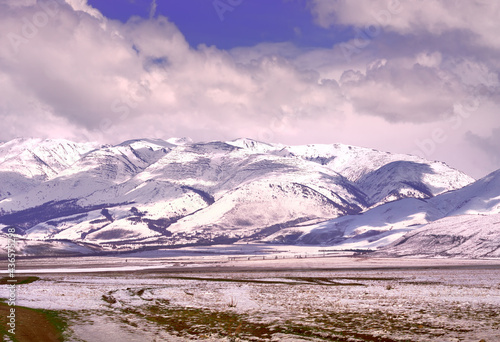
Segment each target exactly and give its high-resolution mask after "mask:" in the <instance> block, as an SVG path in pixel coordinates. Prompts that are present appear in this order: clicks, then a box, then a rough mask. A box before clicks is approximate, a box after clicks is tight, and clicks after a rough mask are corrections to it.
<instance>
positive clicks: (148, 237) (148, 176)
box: [0, 138, 496, 250]
mask: <svg viewBox="0 0 500 342" xmlns="http://www.w3.org/2000/svg"><path fill="white" fill-rule="evenodd" d="M15 143H16V142H15V141H14V142H11V144H15ZM22 143H23V144H25V145H26V146H28V145H30V144H31V145H30V146H38V145H44V146H51V144H53V145H54V146H55V147H54V150H56V151H59V150H60V149H61V146H63V147H64V150H65V151H69V152H71V151H73V152H71V153H72V154H71V155H68V156H65V159H63V160H67V161H68V162H67V163H66V164H64V163H59V164H57V163H56V161H58V159H57V158H55V157H53V158H48V157H46V156H49V157H50V156H51V154H50V153H46V154H44V157H46V158H48V160H49V162H51V163H53V164H55V165H56V166H57V167H58V169H57V172H56V174H51V175H50V177H49V176H46V177H45V178H44V177H41V178H38V179H37V182H38V183H33V184H30V186H26V187H24V185H23V184H24V183H22V182H20V183H16V177H15V176H13V175H12V174H9V172H12V168H10V169H7V167H6V166H5V165H4V161H5V160H7V158H4V159H1V158H2V155H4V156H5V155H7V152H5V150H3V151H4V152H2V146H4V145H5V144H2V145H0V178H1V177H4V178H8V177H10V178H9V179H11V180H12V181H11V185H10V186H11V187H12V186H14V187H15V186H16V184H21V185H20V186H19V188H18V189H17V190H18V191H17V193H14V194H12V193H11V194H10V195H8V194H7V193H8V192H9V191H5V190H3V189H2V188H3V187H4V183H2V186H0V194H2V193H5V195H4V198H1V197H0V229H2V228H3V229H5V228H6V227H7V226H10V225H14V226H17V227H19V228H20V231H21V232H23V233H24V235H23V239H26V240H27V241H30V240H32V241H48V240H57V241H72V243H76V244H81V245H83V244H87V245H88V244H92V245H96V246H100V247H99V248H101V249H103V250H106V249H109V248H112V249H117V248H118V249H123V248H132V249H134V248H142V247H144V246H157V247H158V248H160V247H161V246H175V245H186V244H193V245H196V244H213V243H222V242H228V243H229V242H231V243H232V242H236V241H246V242H252V241H265V242H268V243H299V244H302V243H306V244H318V245H332V246H333V245H336V246H337V245H338V246H340V247H339V248H344V247H345V246H347V245H349V246H354V245H356V244H357V245H360V246H362V247H363V248H377V247H383V246H387V245H389V244H390V243H392V242H394V241H395V240H397V238H400V237H402V236H403V235H404V234H406V233H408V232H410V231H413V230H414V229H416V228H418V226H421V225H425V224H428V223H430V222H432V221H434V220H438V219H441V218H443V217H445V216H446V215H443V213H442V212H443V211H445V207H446V205H445V204H446V203H448V204H450V203H458V202H460V200H459V199H457V198H459V197H460V196H462V195H450V194H453V193H455V192H457V191H460V189H463V188H465V189H471V188H472V189H475V188H478V189H479V188H481V189H483V188H488V186H483V187H481V186H480V185H481V184H482V183H481V182H483V183H484V182H486V181H485V180H480V181H477V182H476V181H475V180H474V179H472V178H471V177H469V176H467V175H465V174H464V173H462V172H460V171H458V170H455V169H453V168H450V167H449V166H447V165H446V164H444V163H441V162H436V161H434V162H432V161H427V160H424V159H422V158H419V157H416V156H410V155H401V154H391V153H388V152H381V151H377V150H373V149H368V148H362V147H355V146H350V145H342V144H331V145H327V144H312V145H299V146H287V145H283V144H274V143H264V142H259V141H256V140H252V139H247V138H243V139H236V140H232V141H227V142H224V141H211V142H205V143H203V142H192V141H191V140H190V139H187V138H172V139H168V140H160V139H133V140H127V141H124V142H122V143H120V144H117V145H101V144H94V143H92V144H90V143H86V144H82V145H81V146H80V145H78V143H71V142H67V141H66V142H64V143H62V142H61V141H59V142H57V141H44V142H42V141H41V140H32V141H30V140H26V141H23V142H22ZM7 144H9V142H7ZM61 144H62V145H61ZM72 144H73V145H72ZM71 146H72V147H71ZM25 150H26V149H24V150H23V149H22V148H21V149H20V150H19V151H20V152H19V153H18V155H15V153H13V152H12V151H11V152H9V153H10V154H9V155H10V156H11V157H10V158H9V160H16V162H17V163H19V164H22V165H23V167H24V169H25V170H31V169H33V170H34V171H33V172H32V174H34V175H36V172H37V170H40V168H41V165H43V163H45V162H46V161H45V160H44V159H43V158H42V159H41V160H37V159H36V158H25V159H22V158H21V157H19V155H20V154H22V153H23V152H24V151H25ZM2 153H3V154H2ZM12 158H18V159H12ZM54 160H55V161H54ZM69 161H71V163H70V162H69ZM23 163H24V164H23ZM6 165H7V166H11V165H13V164H6ZM14 175H16V173H15V172H14ZM17 177H19V175H17ZM478 182H479V183H478ZM5 184H6V183H5ZM474 184H478V185H476V186H475V187H474ZM467 186H468V187H469V188H468V187H467ZM467 191H469V192H470V191H472V190H467ZM477 191H479V190H477ZM459 194H460V193H459ZM441 196H443V197H441ZM453 196H458V197H457V198H455V197H453ZM464 196H465V195H463V196H462V197H464ZM484 196H490V197H491V196H493V193H486V194H485V195H484ZM476 197H477V196H476ZM437 198H445V199H447V200H442V201H441V200H437ZM485 198H486V197H485ZM433 201H434V202H433ZM443 203H444V204H443ZM490 204H491V205H492V206H493V207H495V205H496V204H494V203H493V202H492V203H490ZM450 205H451V204H450ZM436 208H440V209H439V210H437V209H436ZM495 208H496V207H495ZM398 213H399V214H398ZM377 222H378V223H377ZM373 225H375V227H374V226H373ZM376 225H378V226H376ZM391 225H392V226H391ZM363 238H367V239H370V240H371V242H370V243H364V244H363V243H359V241H364V240H363ZM377 241H378V242H377ZM124 246H128V247H124ZM342 246H344V247H342Z"/></svg>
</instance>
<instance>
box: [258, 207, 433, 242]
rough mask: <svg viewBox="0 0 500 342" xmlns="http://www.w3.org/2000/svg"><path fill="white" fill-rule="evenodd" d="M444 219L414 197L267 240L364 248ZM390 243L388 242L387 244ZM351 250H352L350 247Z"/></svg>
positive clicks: (283, 233)
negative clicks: (353, 244) (355, 243)
mask: <svg viewBox="0 0 500 342" xmlns="http://www.w3.org/2000/svg"><path fill="white" fill-rule="evenodd" d="M438 218H441V216H440V212H439V211H437V210H436V209H434V208H433V207H432V206H430V205H429V204H428V203H427V202H425V201H423V200H419V199H414V198H405V199H402V200H399V201H395V202H390V203H386V204H383V205H380V206H378V207H375V208H372V209H370V210H368V211H366V212H364V213H362V214H358V215H346V216H341V217H339V218H336V219H333V220H329V221H325V222H321V223H318V224H314V225H309V226H300V227H292V228H289V229H285V230H283V231H281V232H278V233H276V234H274V235H271V236H269V237H268V238H267V239H266V241H274V242H287V243H301V244H313V245H314V244H322V245H330V246H333V245H334V246H337V247H338V248H346V247H345V245H346V244H349V245H350V244H352V243H353V242H358V244H359V245H360V246H361V244H362V242H364V244H363V248H367V245H368V244H369V245H371V247H373V246H374V244H373V243H374V242H375V241H377V240H379V239H382V238H386V237H387V236H389V235H395V236H397V237H392V238H391V239H393V240H394V239H396V238H398V237H401V236H402V235H404V234H405V233H406V232H408V231H411V230H412V229H414V228H415V227H416V226H418V225H423V224H427V223H429V222H431V221H433V220H436V219H438ZM385 243H387V241H385ZM349 248H350V247H349Z"/></svg>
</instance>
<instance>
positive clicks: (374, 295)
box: [0, 257, 500, 342]
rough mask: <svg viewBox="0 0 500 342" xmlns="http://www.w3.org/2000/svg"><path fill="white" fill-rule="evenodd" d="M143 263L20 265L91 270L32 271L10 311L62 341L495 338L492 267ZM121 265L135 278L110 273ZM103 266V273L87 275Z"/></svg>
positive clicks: (397, 262)
mask: <svg viewBox="0 0 500 342" xmlns="http://www.w3.org/2000/svg"><path fill="white" fill-rule="evenodd" d="M200 258H201V257H200ZM195 259H196V258H195ZM78 260H79V262H78ZM120 260H121V262H120ZM147 261H148V260H147V259H133V260H130V259H127V262H126V263H125V262H124V260H123V259H119V258H105V259H102V258H101V259H100V258H88V259H86V260H85V259H78V258H75V259H68V258H62V259H56V260H49V259H44V260H24V261H22V264H23V267H28V268H37V267H41V266H43V268H44V269H45V271H46V272H51V269H54V268H61V267H64V268H69V267H72V268H78V267H83V266H86V267H87V269H86V272H93V273H81V272H80V273H39V274H38V275H37V276H38V277H40V279H39V280H35V281H33V282H31V283H29V284H24V285H19V287H18V298H19V300H18V304H19V305H22V306H25V307H30V308H38V309H47V310H51V311H50V312H51V313H55V314H56V315H57V317H58V319H61V320H63V321H64V322H65V324H67V326H65V328H64V332H63V336H65V340H67V341H90V342H93V341H102V340H103V336H106V338H105V340H106V341H107V342H114V341H117V342H118V341H119V342H124V341H380V342H382V341H383V342H391V341H440V342H443V341H475V342H478V341H481V340H484V341H498V340H500V322H499V321H498V317H499V316H500V264H499V263H498V262H494V261H470V260H469V261H463V260H436V259H432V260H410V259H360V258H309V259H306V258H302V259H281V260H280V259H271V260H262V258H261V259H260V260H257V259H255V260H236V261H233V260H231V261H228V260H227V257H213V258H211V259H199V260H194V261H193V263H187V262H186V260H179V259H168V258H167V259H163V260H162V259H152V260H149V264H148V263H147ZM124 265H125V266H127V267H135V268H136V269H137V270H136V271H132V270H129V271H127V272H119V271H118V269H119V267H120V266H124ZM162 265H164V266H162ZM141 266H144V267H147V266H150V267H151V266H156V267H163V268H162V269H146V270H138V269H139V268H141ZM89 267H90V268H89ZM105 267H114V268H113V269H112V270H110V271H108V272H103V271H101V272H97V271H99V270H98V269H97V268H105ZM60 272H64V271H63V270H62V269H61V270H60ZM84 272H85V271H84ZM0 289H1V291H0V297H3V298H6V296H7V289H6V288H5V287H4V286H1V287H0ZM20 314H21V313H20ZM40 329H41V328H40ZM21 341H22V340H21Z"/></svg>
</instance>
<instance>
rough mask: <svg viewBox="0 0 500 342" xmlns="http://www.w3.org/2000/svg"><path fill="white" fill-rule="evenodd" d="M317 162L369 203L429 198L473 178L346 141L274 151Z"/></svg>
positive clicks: (404, 156) (470, 181) (439, 165)
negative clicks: (345, 143)
mask: <svg viewBox="0 0 500 342" xmlns="http://www.w3.org/2000/svg"><path fill="white" fill-rule="evenodd" d="M275 153H276V154H278V155H282V156H288V157H291V156H295V157H300V158H304V159H306V160H309V161H313V162H316V163H320V164H322V165H325V166H327V167H329V168H330V169H332V170H334V171H335V172H338V173H340V174H341V175H343V176H344V177H346V178H347V179H349V180H350V181H352V182H354V183H355V184H356V185H358V187H359V188H360V190H361V191H363V192H365V194H367V195H368V202H369V204H370V205H380V204H383V203H386V202H389V201H394V200H397V199H400V198H406V197H413V198H430V197H433V196H436V195H439V194H441V193H444V192H446V191H449V190H454V189H460V188H462V187H464V186H466V185H468V184H470V183H472V182H473V181H474V179H473V178H471V177H469V176H467V175H466V174H464V173H463V172H460V171H458V170H455V169H452V168H450V167H449V166H447V165H446V164H444V163H441V162H429V161H427V160H425V159H422V158H419V157H416V156H411V155H403V154H391V153H387V152H381V151H377V150H373V149H368V148H362V147H355V146H349V145H341V144H333V145H304V146H287V147H284V148H282V149H280V150H279V151H276V152H275Z"/></svg>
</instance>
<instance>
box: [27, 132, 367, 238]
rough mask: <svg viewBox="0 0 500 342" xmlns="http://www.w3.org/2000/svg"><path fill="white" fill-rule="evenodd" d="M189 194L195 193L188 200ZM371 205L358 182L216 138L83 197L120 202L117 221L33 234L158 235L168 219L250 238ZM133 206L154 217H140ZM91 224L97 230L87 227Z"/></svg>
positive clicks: (175, 226) (173, 226)
mask: <svg viewBox="0 0 500 342" xmlns="http://www.w3.org/2000/svg"><path fill="white" fill-rule="evenodd" d="M182 196H184V198H185V199H187V197H185V196H188V197H189V196H191V197H190V200H182V198H183V197H182ZM123 203H126V204H123ZM363 203H364V195H363V194H362V193H361V192H359V191H358V190H357V189H356V187H355V186H353V185H352V184H351V183H350V182H349V181H347V180H346V179H345V178H343V177H342V176H340V175H338V174H337V173H335V172H333V171H331V170H330V169H328V168H325V167H323V166H321V165H318V164H314V163H313V164H311V163H309V162H307V161H304V160H302V159H289V158H282V157H277V156H272V155H271V156H266V155H261V154H254V153H253V152H250V153H249V152H248V151H246V150H245V149H241V148H238V147H235V146H232V145H229V144H226V143H221V142H211V143H206V144H193V145H189V146H178V147H177V148H175V149H173V150H172V151H171V152H170V153H169V154H167V155H165V156H164V157H163V158H161V159H160V160H158V161H157V162H156V163H154V164H152V165H150V166H149V167H148V168H146V169H145V170H143V172H140V173H138V174H137V175H136V176H135V177H133V178H131V179H130V180H128V181H126V182H123V183H121V184H118V185H115V186H112V187H109V188H106V189H103V190H98V191H95V192H93V193H92V194H90V195H89V196H86V197H83V198H81V199H80V200H78V202H77V204H78V206H79V207H91V208H94V207H96V206H99V207H100V206H101V205H104V206H105V205H108V207H109V206H113V208H108V210H109V212H110V213H112V212H117V211H122V212H125V215H123V217H117V220H116V221H114V222H113V223H112V224H110V222H106V220H103V221H102V222H98V223H99V224H100V226H98V225H96V224H94V223H92V224H90V223H91V222H95V221H96V218H95V217H94V216H92V217H89V218H88V220H86V222H78V223H77V225H76V226H75V227H73V228H71V227H67V223H68V221H64V222H62V225H61V228H57V229H56V228H53V227H52V228H50V229H47V224H49V223H40V224H38V225H37V226H36V227H34V228H32V229H30V230H28V234H30V235H32V236H33V237H35V236H36V238H40V237H41V235H40V230H42V231H43V230H44V229H45V230H46V231H47V232H50V233H49V235H42V236H43V238H49V237H51V238H63V237H64V238H68V234H73V233H69V232H72V231H75V232H76V233H78V234H80V235H81V233H84V232H85V231H93V232H97V231H99V232H101V233H103V231H109V233H108V234H107V235H102V234H100V233H99V234H97V233H96V234H89V235H88V236H86V238H85V239H86V241H88V240H89V239H91V238H93V237H95V238H96V239H97V238H102V237H103V236H105V237H106V241H107V240H108V238H112V239H114V240H117V239H118V238H119V237H121V238H125V236H127V238H131V237H134V238H139V237H140V238H147V237H151V236H152V235H151V231H148V227H149V228H150V229H151V221H152V220H154V221H157V222H160V223H161V224H159V225H158V227H157V228H158V229H159V231H161V232H162V233H163V234H164V235H165V234H166V235H170V234H172V233H177V234H180V235H183V233H186V232H195V231H197V230H203V231H208V230H210V233H209V235H210V236H211V237H212V238H214V237H217V236H220V235H227V234H226V233H227V231H230V234H229V233H228V234H229V235H232V236H235V235H238V236H240V237H242V236H249V235H254V234H255V233H256V231H260V230H262V229H264V228H268V227H271V226H277V225H280V227H284V226H286V225H290V224H293V223H296V222H300V221H305V220H313V219H315V220H318V219H323V220H324V219H328V218H333V217H337V216H339V215H345V214H346V213H357V212H360V211H361V210H362V208H363ZM131 206H134V207H135V208H136V210H137V211H139V212H142V213H147V215H146V216H141V217H137V215H133V214H132V213H131ZM251 215H252V217H250V216H251ZM120 220H122V221H120ZM53 221H54V220H51V222H50V224H49V225H54V222H53ZM129 221H132V222H133V224H131V223H130V222H129ZM75 223H76V222H75ZM85 224H86V225H87V226H88V227H90V228H89V229H86V228H82V226H85ZM124 227H128V228H124ZM158 229H157V230H158ZM63 230H64V232H63ZM66 230H67V231H66ZM133 230H135V232H132V233H131V231H133ZM112 231H116V234H115V235H113V233H112ZM118 231H120V232H121V233H120V234H122V235H119V234H118ZM139 231H142V233H140V234H139V233H138V232H139ZM135 233H137V234H135ZM34 234H36V235H34ZM125 234H126V235H125ZM134 234H135V235H134ZM153 235H154V234H153ZM71 238H72V239H74V238H75V235H74V234H73V235H71Z"/></svg>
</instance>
